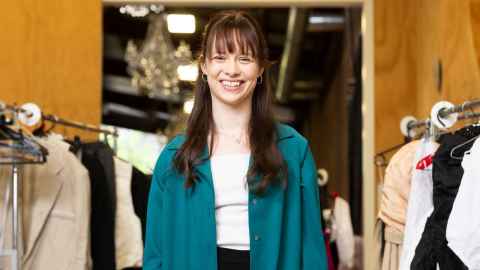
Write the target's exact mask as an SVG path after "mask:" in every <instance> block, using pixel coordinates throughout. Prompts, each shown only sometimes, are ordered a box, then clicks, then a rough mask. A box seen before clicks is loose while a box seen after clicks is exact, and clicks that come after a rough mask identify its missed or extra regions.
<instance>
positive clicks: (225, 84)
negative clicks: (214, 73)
mask: <svg viewBox="0 0 480 270" xmlns="http://www.w3.org/2000/svg"><path fill="white" fill-rule="evenodd" d="M220 82H221V83H222V85H223V87H225V88H226V89H231V90H233V89H237V88H238V87H240V85H242V84H243V81H226V80H224V81H220Z"/></svg>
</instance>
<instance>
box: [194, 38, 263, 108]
mask: <svg viewBox="0 0 480 270" xmlns="http://www.w3.org/2000/svg"><path fill="white" fill-rule="evenodd" d="M215 47H216V46H213V48H212V53H211V55H210V57H206V59H205V62H204V63H203V64H202V65H201V68H202V72H203V73H204V74H206V75H207V78H208V86H209V87H210V93H211V95H212V102H214V103H215V102H221V103H223V104H225V105H228V106H232V107H238V106H240V105H241V104H244V103H245V102H250V101H251V99H252V95H253V91H254V89H255V86H256V84H257V78H258V77H259V76H260V75H261V74H262V72H263V68H260V66H259V64H258V60H256V59H255V58H253V57H252V54H251V53H247V54H242V53H241V50H240V49H239V46H238V44H236V46H235V50H234V52H218V51H217V50H216V49H215Z"/></svg>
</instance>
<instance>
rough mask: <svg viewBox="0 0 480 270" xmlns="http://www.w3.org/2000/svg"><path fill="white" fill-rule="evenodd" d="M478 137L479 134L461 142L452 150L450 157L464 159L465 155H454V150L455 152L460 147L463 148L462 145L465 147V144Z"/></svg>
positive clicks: (479, 136)
mask: <svg viewBox="0 0 480 270" xmlns="http://www.w3.org/2000/svg"><path fill="white" fill-rule="evenodd" d="M478 138H480V135H477V136H475V137H473V138H471V139H469V140H468V141H466V142H463V143H461V144H459V145H457V146H455V147H453V148H452V150H450V157H451V158H453V159H457V160H462V159H463V156H462V157H459V156H455V155H454V152H455V151H456V150H458V149H459V148H461V147H463V146H465V145H467V144H469V143H471V142H473V141H475V140H477V139H478Z"/></svg>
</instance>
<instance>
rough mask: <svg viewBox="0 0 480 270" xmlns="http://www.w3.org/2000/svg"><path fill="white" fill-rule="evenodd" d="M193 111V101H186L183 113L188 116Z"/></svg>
mask: <svg viewBox="0 0 480 270" xmlns="http://www.w3.org/2000/svg"><path fill="white" fill-rule="evenodd" d="M192 109H193V99H189V100H187V101H185V103H183V111H184V112H185V113H186V114H190V113H191V112H192Z"/></svg>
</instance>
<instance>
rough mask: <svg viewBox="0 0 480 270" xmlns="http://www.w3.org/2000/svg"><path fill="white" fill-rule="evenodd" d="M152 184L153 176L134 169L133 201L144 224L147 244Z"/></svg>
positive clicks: (143, 238)
mask: <svg viewBox="0 0 480 270" xmlns="http://www.w3.org/2000/svg"><path fill="white" fill-rule="evenodd" d="M151 182H152V176H151V175H146V174H144V173H142V172H141V171H139V170H138V169H137V168H135V167H133V171H132V186H131V190H132V200H133V208H134V209H135V214H136V215H137V217H138V218H139V219H140V222H141V223H142V240H143V243H144V244H145V231H146V227H147V205H148V194H149V192H150V184H151Z"/></svg>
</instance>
